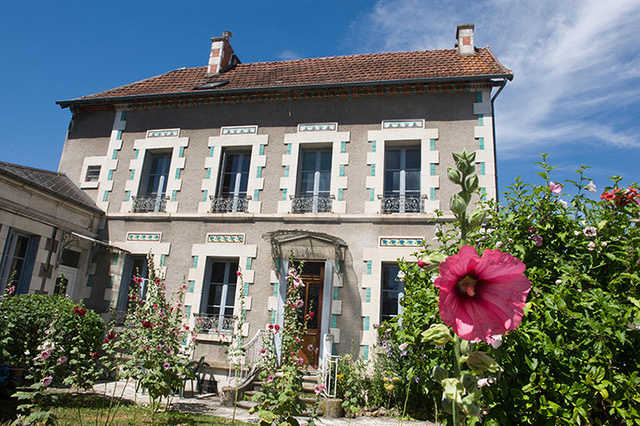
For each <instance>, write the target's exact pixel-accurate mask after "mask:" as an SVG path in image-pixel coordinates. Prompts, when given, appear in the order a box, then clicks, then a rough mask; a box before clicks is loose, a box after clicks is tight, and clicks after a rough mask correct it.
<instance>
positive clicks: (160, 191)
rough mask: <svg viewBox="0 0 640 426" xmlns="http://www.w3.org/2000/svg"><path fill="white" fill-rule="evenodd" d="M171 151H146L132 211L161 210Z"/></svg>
mask: <svg viewBox="0 0 640 426" xmlns="http://www.w3.org/2000/svg"><path fill="white" fill-rule="evenodd" d="M170 166H171V152H166V151H156V152H154V151H148V152H147V155H146V157H145V162H144V167H143V169H142V178H141V180H140V190H139V191H138V196H137V197H135V198H134V200H133V211H134V212H137V213H139V212H163V211H165V208H166V204H167V197H166V196H165V194H166V191H167V181H168V180H169V169H170Z"/></svg>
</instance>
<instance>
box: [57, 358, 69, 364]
mask: <svg viewBox="0 0 640 426" xmlns="http://www.w3.org/2000/svg"><path fill="white" fill-rule="evenodd" d="M67 359H68V358H67V357H66V356H61V357H60V358H58V364H60V365H62V364H64V363H65V362H67Z"/></svg>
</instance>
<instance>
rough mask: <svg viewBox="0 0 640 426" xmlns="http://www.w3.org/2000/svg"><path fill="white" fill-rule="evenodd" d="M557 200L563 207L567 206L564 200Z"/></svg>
mask: <svg viewBox="0 0 640 426" xmlns="http://www.w3.org/2000/svg"><path fill="white" fill-rule="evenodd" d="M558 202H559V203H560V205H561V206H562V207H564V208H565V209H566V208H567V207H568V206H569V204H568V203H567V202H566V201H565V200H558Z"/></svg>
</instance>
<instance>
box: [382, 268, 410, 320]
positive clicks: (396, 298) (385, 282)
mask: <svg viewBox="0 0 640 426" xmlns="http://www.w3.org/2000/svg"><path fill="white" fill-rule="evenodd" d="M399 273H400V267H399V266H398V265H397V264H391V263H389V264H383V265H382V306H381V310H380V312H381V314H380V321H386V320H389V319H391V318H393V317H395V316H397V315H398V314H401V313H402V307H401V306H400V300H402V297H403V296H404V282H403V281H402V280H401V279H400V278H399V277H398V274H399Z"/></svg>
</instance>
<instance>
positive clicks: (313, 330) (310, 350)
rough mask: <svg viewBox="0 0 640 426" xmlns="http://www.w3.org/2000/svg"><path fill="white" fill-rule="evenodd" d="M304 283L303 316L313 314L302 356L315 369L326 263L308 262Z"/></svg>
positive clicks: (303, 269) (305, 268)
mask: <svg viewBox="0 0 640 426" xmlns="http://www.w3.org/2000/svg"><path fill="white" fill-rule="evenodd" d="M301 278H302V282H304V284H305V286H304V287H303V288H302V295H301V296H302V299H303V300H304V308H303V309H302V312H301V315H302V314H303V315H309V313H310V312H313V315H312V316H311V318H309V319H308V320H307V332H306V333H305V335H304V336H302V349H301V351H300V352H301V353H300V356H301V357H302V358H304V360H305V362H306V363H307V364H308V365H309V366H311V367H313V368H318V359H319V353H318V352H319V348H320V340H321V339H322V336H321V334H320V330H321V328H320V319H321V318H322V290H323V287H324V262H307V263H305V264H304V266H303V268H302V274H301Z"/></svg>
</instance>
